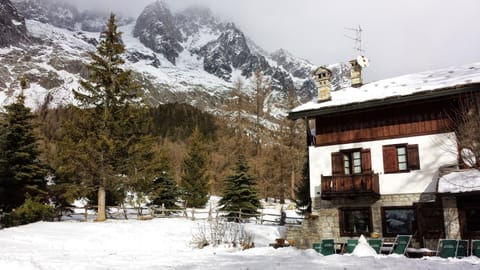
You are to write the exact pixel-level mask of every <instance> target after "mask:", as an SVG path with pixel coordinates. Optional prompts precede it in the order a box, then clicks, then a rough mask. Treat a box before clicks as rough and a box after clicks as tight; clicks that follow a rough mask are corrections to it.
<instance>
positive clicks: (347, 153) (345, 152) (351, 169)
mask: <svg viewBox="0 0 480 270" xmlns="http://www.w3.org/2000/svg"><path fill="white" fill-rule="evenodd" d="M340 153H341V154H342V157H343V175H358V174H362V172H363V170H362V149H361V148H355V149H348V150H340ZM355 153H358V158H357V159H355V158H354V155H355ZM345 157H348V161H347V160H346V159H345ZM355 160H359V161H360V163H359V164H358V165H357V166H356V165H355V162H354V161H355ZM346 162H348V170H349V173H346V169H347V167H346V166H345V164H346ZM355 168H359V169H360V172H355Z"/></svg>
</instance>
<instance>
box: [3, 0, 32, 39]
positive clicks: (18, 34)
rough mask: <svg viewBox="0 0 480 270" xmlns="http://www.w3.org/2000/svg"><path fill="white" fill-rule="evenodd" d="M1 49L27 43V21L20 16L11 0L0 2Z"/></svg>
mask: <svg viewBox="0 0 480 270" xmlns="http://www.w3.org/2000/svg"><path fill="white" fill-rule="evenodd" d="M0 33H2V34H1V35H0V47H8V46H10V45H17V44H19V43H23V42H27V41H28V40H29V39H28V36H27V28H26V26H25V19H24V18H23V17H22V16H20V15H19V14H18V12H17V9H16V8H15V7H14V6H13V5H12V3H11V2H10V0H0Z"/></svg>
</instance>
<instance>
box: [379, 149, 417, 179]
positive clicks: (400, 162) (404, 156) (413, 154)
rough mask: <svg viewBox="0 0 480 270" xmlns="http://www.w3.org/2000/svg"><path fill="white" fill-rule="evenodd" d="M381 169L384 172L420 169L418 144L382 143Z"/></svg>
mask: <svg viewBox="0 0 480 270" xmlns="http://www.w3.org/2000/svg"><path fill="white" fill-rule="evenodd" d="M383 169H384V172H385V173H396V172H408V171H411V170H418V169H420V159H419V155H418V144H397V145H384V146H383Z"/></svg>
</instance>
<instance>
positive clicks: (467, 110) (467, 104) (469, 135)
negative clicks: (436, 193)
mask: <svg viewBox="0 0 480 270" xmlns="http://www.w3.org/2000/svg"><path fill="white" fill-rule="evenodd" d="M451 118H452V119H451V123H452V125H453V127H454V130H455V135H456V137H457V144H458V146H459V149H461V153H460V154H461V157H462V160H463V162H464V163H466V165H468V166H470V167H476V168H478V167H480V162H479V157H480V93H477V92H472V93H470V94H467V95H465V96H462V97H461V98H460V101H459V106H458V109H457V110H454V113H453V115H452V117H451Z"/></svg>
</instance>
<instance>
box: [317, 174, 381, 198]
mask: <svg viewBox="0 0 480 270" xmlns="http://www.w3.org/2000/svg"><path fill="white" fill-rule="evenodd" d="M321 180H322V199H324V200H331V199H333V198H341V197H349V198H355V197H371V198H374V199H378V198H379V197H380V188H379V186H378V174H377V173H364V174H355V175H335V176H324V175H322V179H321Z"/></svg>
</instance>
